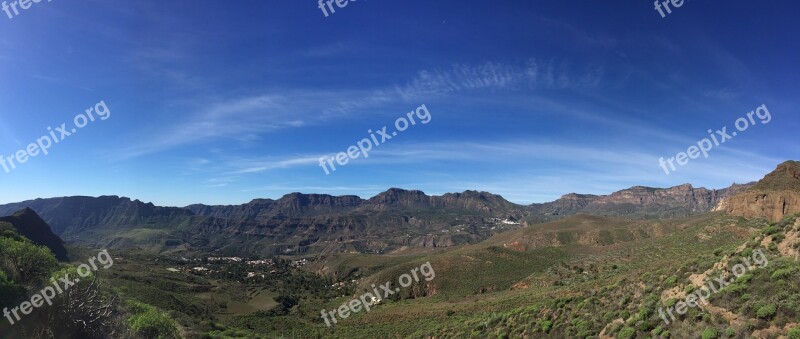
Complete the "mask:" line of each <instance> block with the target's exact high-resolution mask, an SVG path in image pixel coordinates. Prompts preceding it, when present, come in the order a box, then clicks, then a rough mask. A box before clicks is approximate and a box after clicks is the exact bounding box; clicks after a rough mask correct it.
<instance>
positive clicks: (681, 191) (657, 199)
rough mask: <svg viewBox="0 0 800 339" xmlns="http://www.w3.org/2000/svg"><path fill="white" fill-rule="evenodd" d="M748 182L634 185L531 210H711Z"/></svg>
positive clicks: (662, 214)
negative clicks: (715, 187) (714, 185)
mask: <svg viewBox="0 0 800 339" xmlns="http://www.w3.org/2000/svg"><path fill="white" fill-rule="evenodd" d="M752 185H753V183H749V184H743V185H739V184H733V185H732V186H730V187H728V188H723V189H720V190H709V189H707V188H704V187H700V188H694V187H692V185H690V184H684V185H680V186H675V187H670V188H652V187H644V186H635V187H631V188H629V189H625V190H621V191H618V192H614V193H611V194H609V195H602V196H596V195H580V194H575V193H572V194H567V195H564V196H562V197H561V198H560V199H558V200H556V201H554V202H550V203H545V204H534V205H531V209H532V210H533V211H535V212H538V213H541V214H544V215H549V216H565V215H573V214H577V213H583V214H592V215H604V216H626V217H636V218H672V217H683V216H689V215H693V214H698V213H705V212H708V211H711V210H712V209H714V207H715V206H717V204H718V203H719V202H720V201H722V200H723V199H725V198H727V197H730V196H732V195H734V194H736V193H738V192H741V191H743V190H745V189H747V188H749V187H751V186H752Z"/></svg>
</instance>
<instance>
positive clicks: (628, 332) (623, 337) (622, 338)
mask: <svg viewBox="0 0 800 339" xmlns="http://www.w3.org/2000/svg"><path fill="white" fill-rule="evenodd" d="M635 336H636V330H635V329H633V328H631V327H625V328H623V329H622V331H619V334H618V335H617V338H618V339H631V338H633V337H635Z"/></svg>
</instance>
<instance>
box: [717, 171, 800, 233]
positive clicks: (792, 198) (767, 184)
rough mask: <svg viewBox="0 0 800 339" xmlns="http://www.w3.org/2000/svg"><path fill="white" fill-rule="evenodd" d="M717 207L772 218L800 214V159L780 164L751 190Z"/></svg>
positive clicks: (737, 213) (745, 215)
mask: <svg viewBox="0 0 800 339" xmlns="http://www.w3.org/2000/svg"><path fill="white" fill-rule="evenodd" d="M715 210H719V211H725V212H727V213H728V214H731V215H737V216H742V217H746V218H754V217H755V218H758V217H761V218H767V219H769V220H770V221H778V220H781V219H783V217H785V216H786V215H790V214H794V213H800V162H797V161H787V162H784V163H782V164H780V165H778V168H776V169H775V170H774V171H772V172H771V173H769V174H767V175H766V176H765V177H764V179H761V180H760V181H759V182H758V183H756V184H755V185H754V186H752V187H751V188H750V189H748V190H745V191H743V192H740V193H739V194H736V195H734V196H732V197H730V198H728V199H723V200H722V201H720V203H719V204H718V205H717V206H716V207H715Z"/></svg>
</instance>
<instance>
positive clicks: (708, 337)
mask: <svg viewBox="0 0 800 339" xmlns="http://www.w3.org/2000/svg"><path fill="white" fill-rule="evenodd" d="M701 337H702V338H703V339H717V338H719V331H717V329H716V328H707V329H706V330H705V331H703V334H702V335H701Z"/></svg>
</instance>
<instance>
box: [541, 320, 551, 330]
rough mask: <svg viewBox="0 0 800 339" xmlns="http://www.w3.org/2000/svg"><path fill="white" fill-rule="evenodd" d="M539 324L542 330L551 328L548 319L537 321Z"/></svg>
mask: <svg viewBox="0 0 800 339" xmlns="http://www.w3.org/2000/svg"><path fill="white" fill-rule="evenodd" d="M539 326H540V327H541V328H542V332H544V333H547V332H550V329H551V328H553V322H552V321H550V320H542V321H541V322H540V323H539Z"/></svg>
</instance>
